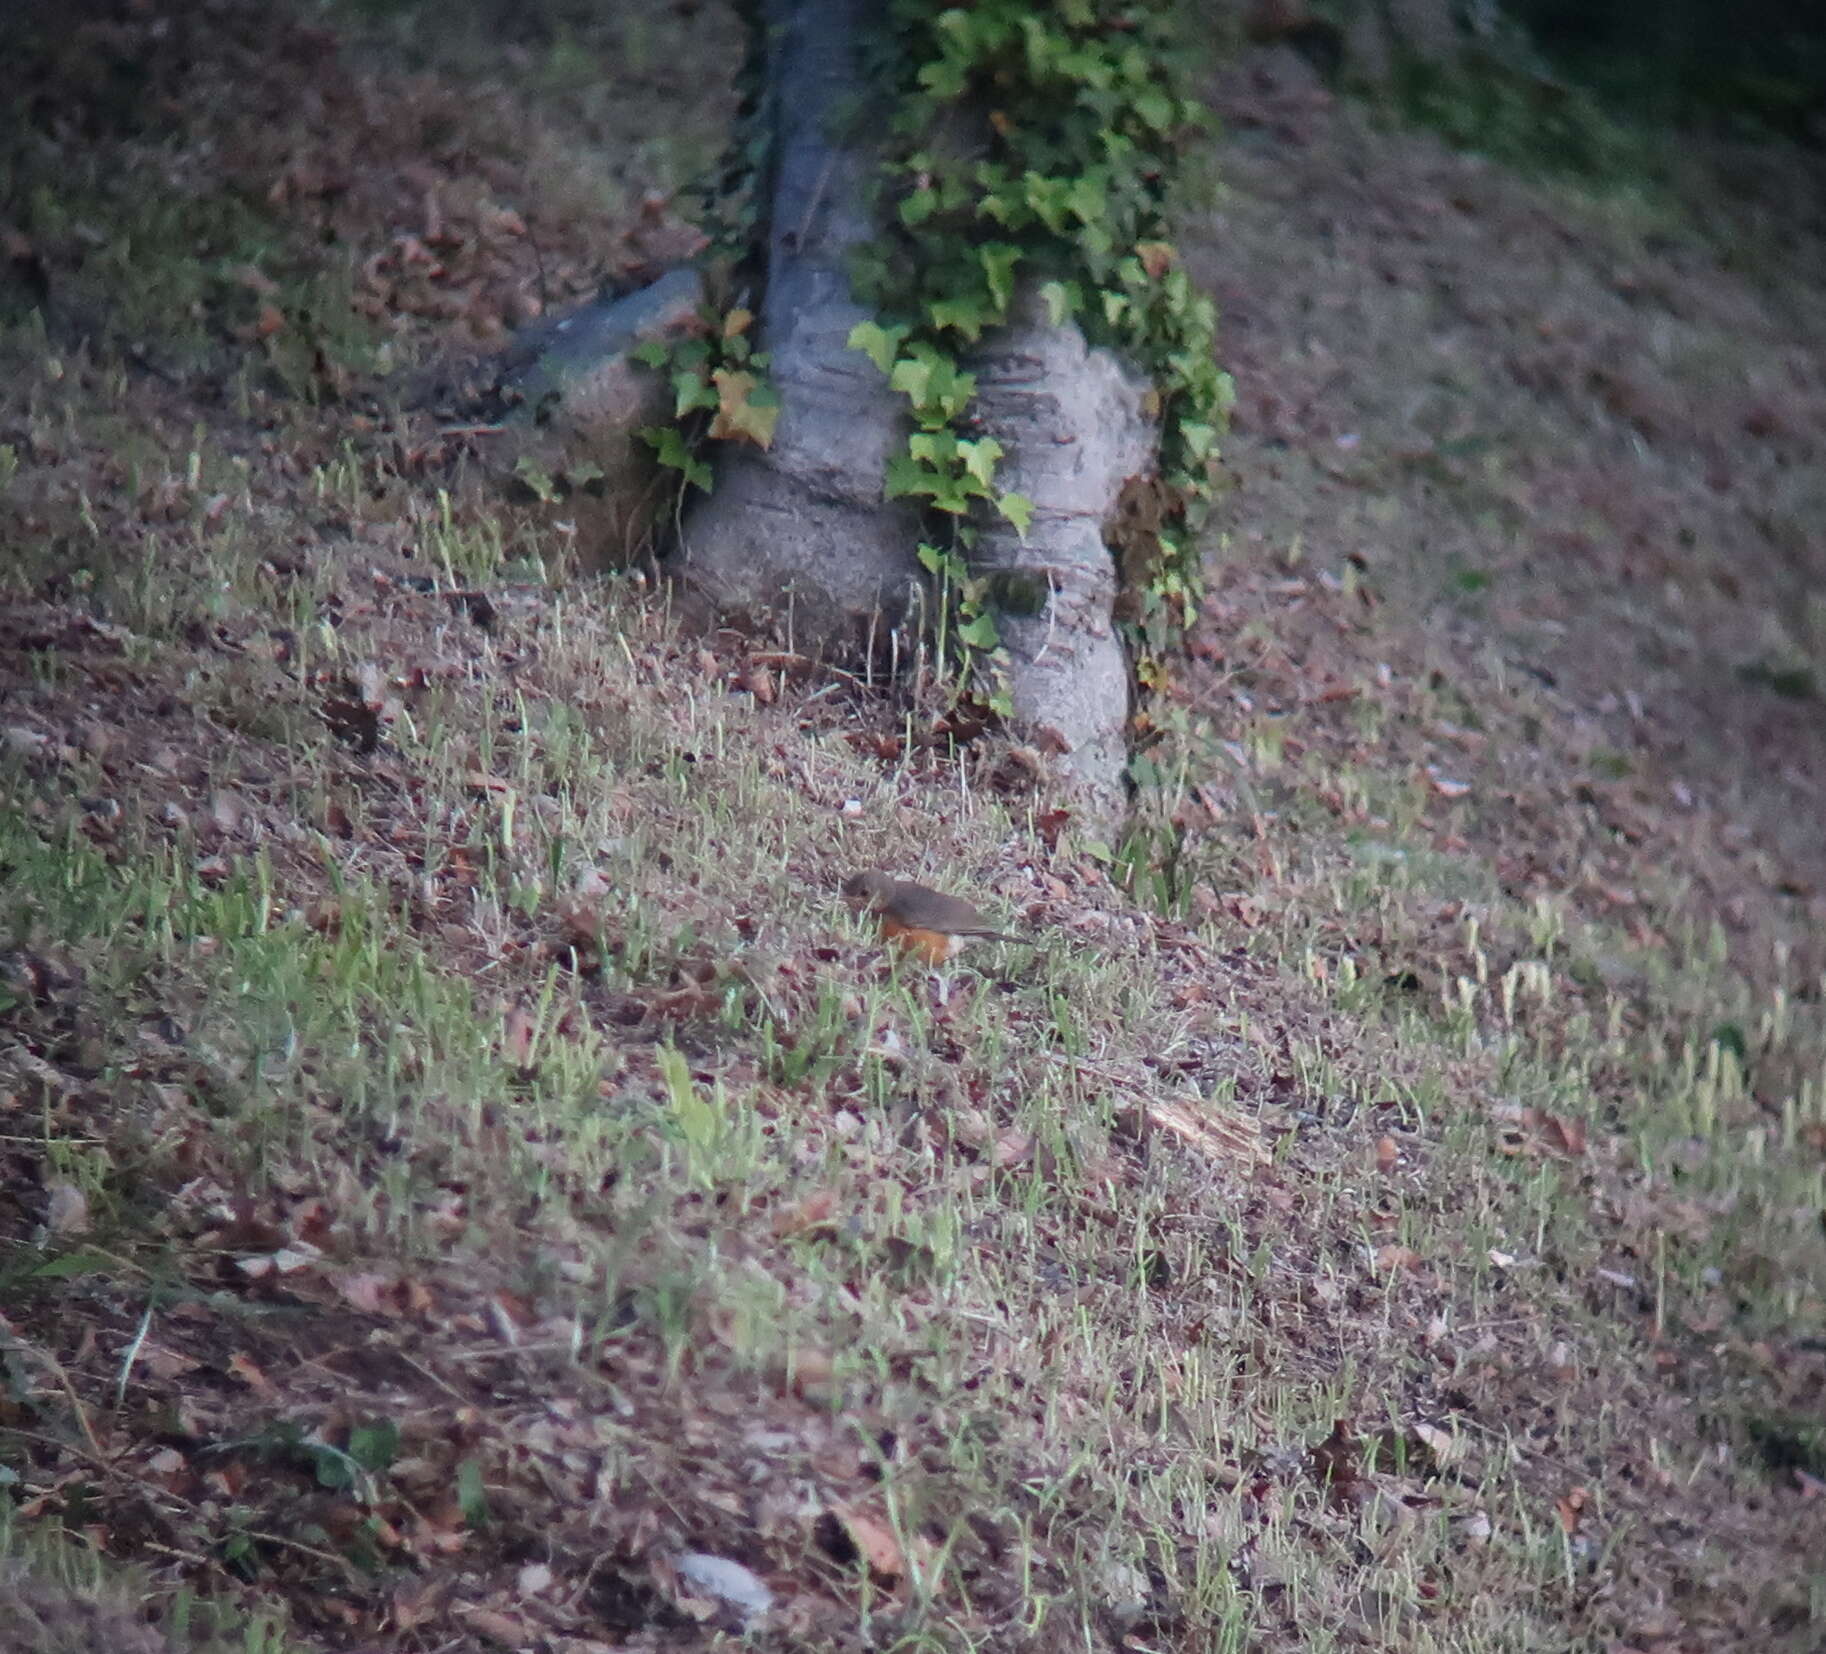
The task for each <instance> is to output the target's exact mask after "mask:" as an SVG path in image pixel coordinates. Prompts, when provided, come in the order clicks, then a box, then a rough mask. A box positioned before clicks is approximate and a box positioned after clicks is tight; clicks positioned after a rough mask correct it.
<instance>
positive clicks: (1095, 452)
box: [972, 292, 1158, 804]
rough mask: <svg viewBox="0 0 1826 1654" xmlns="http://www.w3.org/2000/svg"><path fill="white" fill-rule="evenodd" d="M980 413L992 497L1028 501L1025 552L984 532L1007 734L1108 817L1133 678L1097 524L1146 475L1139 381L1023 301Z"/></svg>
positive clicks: (986, 376) (1122, 758)
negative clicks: (1012, 730) (1015, 733)
mask: <svg viewBox="0 0 1826 1654" xmlns="http://www.w3.org/2000/svg"><path fill="white" fill-rule="evenodd" d="M972 366H973V367H974V369H975V371H976V375H977V398H976V404H975V410H976V412H977V414H978V415H979V417H980V418H981V419H982V421H983V424H984V426H985V427H986V428H987V430H988V431H989V432H990V434H991V435H993V436H994V437H995V439H996V440H997V441H998V442H1000V443H1001V444H1002V448H1003V450H1004V451H1003V455H1002V460H1001V463H1000V465H999V466H998V468H997V472H996V485H997V486H998V487H999V488H1002V489H1004V490H1005V491H1008V492H1011V493H1016V494H1023V495H1025V496H1026V497H1027V498H1028V499H1029V500H1031V501H1033V504H1034V514H1033V521H1032V523H1031V525H1030V526H1029V528H1028V531H1027V538H1026V539H1025V540H1023V539H1022V538H1021V536H1020V535H1019V534H1018V533H1016V532H1015V530H1014V528H1013V527H1012V526H1010V525H1009V524H1007V523H1004V522H1000V521H998V522H997V523H996V524H994V525H992V526H986V527H984V528H983V529H982V530H981V531H980V533H979V538H978V540H977V547H976V564H977V567H978V569H979V571H980V572H985V573H989V574H991V575H992V577H994V578H993V584H994V587H995V589H996V591H997V592H998V594H999V597H1000V601H999V604H998V608H997V613H996V625H997V628H998V630H999V631H1000V633H1001V636H1002V641H1003V643H1004V644H1005V645H1006V646H1007V649H1008V655H1009V678H1010V683H1011V687H1012V691H1013V700H1014V712H1015V721H1016V723H1017V724H1018V725H1020V726H1023V727H1024V728H1026V729H1027V730H1029V731H1030V732H1033V733H1034V734H1036V735H1038V736H1040V737H1041V745H1042V746H1043V748H1045V749H1046V750H1049V751H1052V752H1055V753H1056V754H1057V755H1058V756H1057V759H1056V764H1057V767H1058V770H1059V772H1060V774H1061V775H1062V776H1063V777H1064V778H1065V779H1066V780H1068V781H1069V782H1070V783H1071V784H1072V785H1073V786H1075V787H1076V788H1078V789H1079V790H1080V791H1083V792H1086V793H1089V794H1090V795H1092V796H1093V797H1095V798H1097V799H1100V800H1102V801H1103V802H1105V803H1108V804H1115V803H1118V802H1120V800H1121V799H1122V796H1123V788H1124V775H1125V770H1126V765H1127V758H1128V753H1127V723H1128V710H1129V669H1128V661H1127V658H1126V656H1125V654H1124V651H1123V647H1122V640H1121V638H1120V637H1119V636H1118V635H1117V632H1116V628H1115V623H1114V619H1113V617H1112V613H1111V611H1112V609H1113V608H1114V605H1115V601H1116V564H1115V560H1114V558H1113V557H1112V556H1111V555H1110V550H1109V546H1108V545H1107V543H1106V542H1105V539H1104V524H1105V522H1106V521H1107V520H1108V518H1109V517H1110V514H1111V512H1112V510H1113V509H1114V505H1115V501H1116V497H1117V495H1118V493H1119V492H1120V491H1121V488H1122V485H1123V483H1125V482H1126V481H1127V480H1128V479H1129V478H1130V477H1133V476H1137V475H1140V474H1142V473H1144V472H1147V471H1149V470H1151V469H1152V467H1153V463H1154V454H1155V442H1156V438H1157V436H1158V432H1157V430H1156V428H1155V425H1154V423H1153V422H1152V421H1151V420H1150V419H1148V418H1147V417H1146V415H1145V414H1144V412H1143V408H1144V401H1145V397H1146V394H1147V390H1148V385H1147V382H1146V380H1144V379H1142V378H1141V377H1140V376H1139V375H1137V374H1135V373H1133V372H1131V371H1130V370H1129V369H1127V368H1126V367H1125V366H1124V365H1123V363H1122V362H1121V361H1120V360H1118V358H1117V357H1116V356H1115V355H1113V354H1112V353H1111V352H1110V351H1107V350H1092V349H1089V348H1088V347H1087V346H1086V344H1085V340H1084V335H1083V334H1082V333H1081V332H1079V330H1078V329H1077V328H1076V327H1054V326H1052V325H1051V324H1050V323H1049V322H1047V321H1046V320H1045V318H1044V316H1043V314H1042V313H1041V306H1040V305H1039V303H1038V301H1037V300H1036V299H1035V298H1034V296H1033V294H1032V293H1031V292H1027V293H1024V294H1023V295H1022V297H1021V299H1020V301H1019V304H1018V307H1017V314H1016V317H1015V320H1014V322H1013V324H1012V325H1011V326H1009V327H1006V328H1003V329H1001V330H999V331H998V332H996V333H995V334H992V335H991V336H990V337H989V338H988V339H987V340H986V342H985V348H984V350H983V352H982V354H981V356H980V357H979V358H978V360H976V361H975V362H973V363H972Z"/></svg>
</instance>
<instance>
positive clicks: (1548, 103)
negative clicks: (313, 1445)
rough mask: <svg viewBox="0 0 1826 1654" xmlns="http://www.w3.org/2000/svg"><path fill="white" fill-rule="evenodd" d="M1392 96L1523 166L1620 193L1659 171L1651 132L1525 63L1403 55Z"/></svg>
mask: <svg viewBox="0 0 1826 1654" xmlns="http://www.w3.org/2000/svg"><path fill="white" fill-rule="evenodd" d="M1389 95H1390V97H1391V98H1392V100H1393V102H1394V105H1395V107H1396V108H1397V109H1398V110H1400V111H1401V113H1402V114H1403V116H1405V118H1406V119H1408V120H1410V121H1412V122H1413V123H1414V124H1415V125H1417V126H1423V127H1426V128H1428V129H1429V130H1430V131H1433V132H1437V133H1438V134H1439V135H1440V136H1441V137H1442V138H1444V139H1445V140H1446V142H1448V143H1450V144H1452V145H1454V146H1455V147H1456V148H1459V149H1469V150H1475V151H1477V152H1478V153H1479V154H1482V155H1487V156H1489V157H1490V158H1491V159H1492V160H1495V161H1500V162H1501V163H1502V164H1503V165H1505V166H1509V167H1513V168H1515V169H1516V170H1517V171H1519V172H1523V173H1550V174H1560V175H1563V176H1567V177H1571V178H1574V179H1577V180H1578V181H1579V182H1581V183H1583V184H1586V185H1595V186H1598V187H1600V188H1604V189H1611V190H1618V191H1624V190H1639V189H1641V188H1642V187H1643V186H1644V185H1645V184H1647V183H1648V182H1649V181H1650V180H1651V179H1652V178H1653V177H1654V169H1653V168H1652V166H1651V156H1652V149H1651V146H1650V143H1649V141H1648V139H1647V137H1646V136H1645V134H1643V133H1642V132H1640V131H1638V130H1636V129H1634V128H1632V127H1630V126H1627V125H1624V124H1623V123H1621V122H1619V121H1617V120H1616V119H1614V118H1613V117H1612V116H1611V115H1610V114H1608V113H1607V112H1606V111H1605V109H1604V108H1603V107H1602V106H1601V105H1600V104H1599V102H1598V100H1597V99H1596V98H1594V97H1593V96H1592V95H1591V94H1590V93H1589V92H1586V91H1584V90H1583V89H1582V88H1580V87H1578V86H1576V85H1573V84H1571V83H1570V82H1567V81H1564V80H1560V79H1557V78H1555V77H1553V76H1551V75H1548V74H1545V73H1542V72H1540V71H1537V70H1534V69H1531V68H1528V67H1525V66H1523V65H1521V64H1519V63H1512V62H1508V61H1504V60H1503V59H1501V58H1499V57H1495V56H1489V55H1486V54H1483V53H1478V52H1469V53H1467V54H1465V55H1464V56H1463V57H1462V58H1461V59H1460V60H1459V61H1457V62H1454V63H1450V64H1446V63H1437V62H1433V61H1431V60H1429V59H1427V58H1424V57H1420V56H1417V55H1414V54H1410V53H1404V54H1401V55H1400V56H1399V58H1398V60H1397V62H1396V64H1395V69H1394V74H1393V76H1392V78H1391V82H1390V94H1389Z"/></svg>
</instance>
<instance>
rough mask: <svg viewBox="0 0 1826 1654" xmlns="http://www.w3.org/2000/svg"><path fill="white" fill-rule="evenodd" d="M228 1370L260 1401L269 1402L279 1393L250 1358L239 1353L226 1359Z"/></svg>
mask: <svg viewBox="0 0 1826 1654" xmlns="http://www.w3.org/2000/svg"><path fill="white" fill-rule="evenodd" d="M228 1370H229V1372H231V1373H232V1374H233V1375H234V1376H235V1377H236V1378H238V1379H240V1381H241V1382H242V1383H243V1384H245V1385H246V1386H247V1387H248V1389H250V1390H252V1391H253V1392H254V1394H255V1395H257V1396H258V1397H259V1398H260V1399H261V1400H262V1401H271V1400H272V1399H273V1398H274V1397H275V1396H276V1395H278V1393H279V1392H278V1391H277V1390H276V1389H275V1388H274V1387H273V1381H272V1380H271V1379H270V1378H268V1377H267V1376H266V1374H265V1373H263V1372H261V1371H260V1369H259V1367H258V1366H257V1365H256V1364H255V1362H254V1360H253V1357H252V1356H248V1355H242V1354H239V1353H237V1354H235V1355H231V1356H230V1357H229V1358H228Z"/></svg>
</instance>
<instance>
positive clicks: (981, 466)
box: [957, 436, 1002, 493]
mask: <svg viewBox="0 0 1826 1654" xmlns="http://www.w3.org/2000/svg"><path fill="white" fill-rule="evenodd" d="M957 457H958V459H959V460H961V461H962V462H963V467H964V469H965V470H966V471H967V472H969V473H970V475H971V476H973V477H975V478H976V480H977V481H978V482H979V483H980V484H982V487H983V490H984V492H985V493H987V492H988V488H989V484H990V482H991V480H993V478H994V476H995V462H996V461H997V460H999V459H1000V458H1001V457H1002V445H1001V443H999V442H997V441H996V439H995V438H994V437H992V436H986V437H979V438H978V439H977V440H976V441H974V442H970V441H962V440H960V441H959V442H958V444H957Z"/></svg>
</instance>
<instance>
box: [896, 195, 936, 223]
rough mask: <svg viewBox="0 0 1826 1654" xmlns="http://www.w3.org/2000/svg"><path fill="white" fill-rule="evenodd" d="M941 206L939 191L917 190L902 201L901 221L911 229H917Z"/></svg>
mask: <svg viewBox="0 0 1826 1654" xmlns="http://www.w3.org/2000/svg"><path fill="white" fill-rule="evenodd" d="M938 208H939V198H938V191H937V190H934V189H920V190H915V191H914V192H913V193H912V194H911V195H909V196H907V197H906V198H905V199H904V200H903V201H902V202H901V203H900V221H901V223H903V224H904V225H906V227H907V228H908V229H909V230H913V229H917V228H918V227H919V226H920V225H921V224H923V223H925V221H926V220H927V219H928V218H930V217H931V216H932V215H933V214H934V213H935V212H937V211H938Z"/></svg>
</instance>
